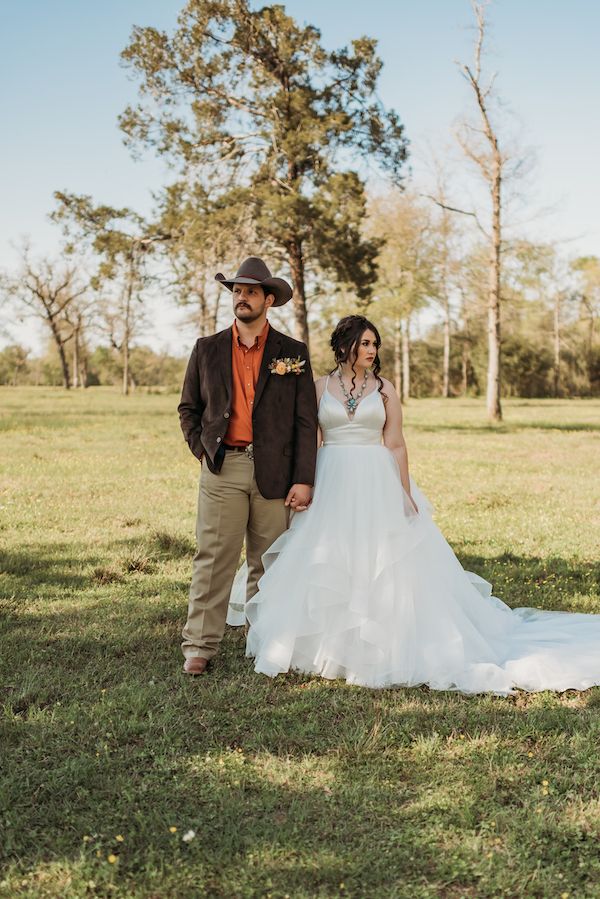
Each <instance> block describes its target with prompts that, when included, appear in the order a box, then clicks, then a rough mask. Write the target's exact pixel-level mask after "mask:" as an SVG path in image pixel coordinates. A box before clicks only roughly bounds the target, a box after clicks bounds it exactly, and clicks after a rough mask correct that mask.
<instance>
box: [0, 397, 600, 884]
mask: <svg viewBox="0 0 600 899" xmlns="http://www.w3.org/2000/svg"><path fill="white" fill-rule="evenodd" d="M176 404H177V398H176V397H174V396H159V395H154V396H152V395H145V394H138V395H135V396H133V397H130V398H128V399H126V398H122V397H120V396H118V395H116V394H114V393H112V392H110V391H108V390H102V389H96V390H90V391H88V392H86V393H74V392H71V393H69V394H67V393H65V392H62V391H59V390H56V391H53V390H46V389H17V390H12V389H9V388H6V389H2V390H1V391H0V408H1V410H2V416H1V418H0V466H1V485H0V489H1V493H0V569H1V573H0V597H2V601H1V608H0V685H1V693H0V701H1V703H2V717H1V724H0V830H1V839H0V855H1V857H2V858H1V863H2V872H1V873H0V897H4V896H6V897H13V896H14V897H21V896H31V897H38V896H39V897H42V896H48V897H91V896H118V897H147V899H150V897H152V899H162V897H169V899H170V897H186V899H189V897H203V896H207V897H255V896H265V897H267V896H271V897H277V899H282V897H284V896H286V895H287V896H289V897H294V899H296V897H330V896H345V897H368V899H371V897H407V899H408V897H410V899H413V897H415V899H418V897H461V896H466V897H488V896H489V897H492V896H514V897H516V896H519V897H560V896H561V895H566V894H568V895H569V896H570V897H593V896H600V886H598V883H599V882H600V860H599V857H598V839H599V837H600V796H599V792H598V783H599V782H600V762H599V760H598V746H599V744H600V717H599V712H600V689H598V688H596V689H593V690H589V691H587V692H585V693H576V692H569V693H565V694H562V695H554V694H550V693H546V694H540V695H533V696H528V695H526V694H518V695H516V696H514V697H511V698H508V699H501V698H496V697H486V696H483V697H476V698H468V697H464V696H461V695H455V694H452V693H434V692H429V691H428V690H426V689H411V690H383V691H371V690H366V689H361V688H356V687H349V686H346V685H345V684H343V683H337V682H334V683H329V682H321V681H319V680H316V679H310V678H304V677H301V676H298V675H289V676H286V677H284V678H280V679H278V680H276V681H275V682H271V681H269V680H268V679H266V678H263V677H260V676H258V675H255V674H254V673H253V672H252V665H251V662H250V661H248V660H246V659H245V658H244V654H243V638H242V636H241V634H240V633H239V631H230V632H229V633H228V635H227V637H226V640H225V642H224V645H223V651H222V653H221V655H220V656H219V657H218V659H217V660H216V663H215V665H214V668H213V671H212V673H211V674H210V676H207V677H204V678H200V679H196V680H190V679H186V678H185V677H184V676H183V675H182V674H181V672H180V669H181V661H182V660H181V657H180V652H179V632H180V629H181V626H182V624H183V621H184V617H185V611H186V602H187V587H188V578H189V573H190V556H191V553H192V537H193V528H194V517H195V502H196V489H197V477H198V471H197V466H196V463H195V461H194V459H193V458H192V457H191V455H190V454H189V452H188V450H187V447H186V446H185V445H184V443H183V440H182V438H181V436H180V432H179V428H178V423H177V417H176ZM505 412H506V423H505V424H504V425H502V426H500V427H496V428H490V427H488V426H487V425H486V424H485V416H484V409H483V405H482V403H481V402H479V401H450V402H442V401H436V400H427V401H419V402H416V401H415V402H413V403H411V404H410V405H409V406H408V408H407V409H406V413H405V418H406V432H407V438H408V443H409V451H410V456H411V466H412V470H413V473H414V475H415V477H416V479H417V481H418V482H419V484H420V485H421V487H422V488H423V489H424V490H425V492H426V493H427V494H428V495H429V497H430V499H431V500H432V501H433V503H434V505H435V507H436V509H437V520H438V522H439V523H440V525H441V527H442V529H443V530H444V532H445V534H446V536H447V537H448V539H449V540H450V542H451V544H452V545H453V547H454V548H455V550H456V552H457V553H458V555H459V557H460V558H461V560H462V561H463V563H464V564H465V565H466V566H467V567H469V568H471V569H473V570H475V571H477V572H478V573H479V574H481V575H483V576H484V577H486V578H488V579H489V580H491V581H493V583H494V586H495V592H496V593H497V595H499V596H501V597H502V598H503V599H505V600H506V601H507V602H509V603H510V604H511V605H513V606H519V605H535V606H541V607H546V608H562V609H570V610H578V611H590V612H600V598H599V582H600V571H599V567H598V561H597V549H598V546H597V535H598V525H599V524H600V479H599V478H598V459H600V402H597V401H562V402H556V401H552V402H551V401H547V402H534V401H520V400H516V401H512V402H507V403H506V409H505ZM546 781H547V784H546V783H545V782H546ZM171 827H176V828H177V831H176V832H175V833H172V832H171V831H170V828H171ZM189 829H193V830H194V831H195V833H196V836H195V838H194V839H193V840H192V841H191V842H184V841H183V839H182V837H183V835H184V834H185V833H186V831H187V830H189ZM117 836H122V837H123V840H122V841H121V840H117V839H116V838H117ZM111 855H114V856H115V857H116V861H115V862H114V863H111V862H110V861H109V860H108V857H109V856H111Z"/></svg>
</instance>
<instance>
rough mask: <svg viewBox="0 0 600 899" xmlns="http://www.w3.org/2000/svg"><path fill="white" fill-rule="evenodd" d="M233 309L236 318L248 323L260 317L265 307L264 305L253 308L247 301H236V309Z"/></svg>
mask: <svg viewBox="0 0 600 899" xmlns="http://www.w3.org/2000/svg"><path fill="white" fill-rule="evenodd" d="M233 311H234V314H235V317H236V318H239V320H240V321H241V322H245V323H246V324H247V323H248V322H254V321H256V319H257V318H260V317H261V315H262V314H263V312H264V311H265V307H264V306H262V307H261V308H260V309H252V308H251V307H250V306H247V305H246V304H245V303H236V306H235V309H234V310H233Z"/></svg>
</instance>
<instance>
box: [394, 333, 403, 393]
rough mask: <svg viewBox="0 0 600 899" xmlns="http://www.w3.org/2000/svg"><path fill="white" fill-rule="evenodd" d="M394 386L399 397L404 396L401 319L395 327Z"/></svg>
mask: <svg viewBox="0 0 600 899" xmlns="http://www.w3.org/2000/svg"><path fill="white" fill-rule="evenodd" d="M394 386H395V388H396V393H397V394H398V396H402V322H401V321H400V319H399V318H397V319H396V322H395V325H394Z"/></svg>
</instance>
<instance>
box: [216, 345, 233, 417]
mask: <svg viewBox="0 0 600 899" xmlns="http://www.w3.org/2000/svg"><path fill="white" fill-rule="evenodd" d="M232 339H233V338H232V334H231V328H226V329H225V330H224V331H221V333H220V334H219V335H218V337H217V361H218V365H219V369H220V372H221V376H222V378H223V383H224V384H225V390H226V392H227V404H228V405H231V398H232V396H233V373H232V362H231V341H232Z"/></svg>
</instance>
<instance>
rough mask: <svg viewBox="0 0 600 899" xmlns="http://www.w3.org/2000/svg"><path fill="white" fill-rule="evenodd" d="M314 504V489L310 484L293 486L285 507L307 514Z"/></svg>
mask: <svg viewBox="0 0 600 899" xmlns="http://www.w3.org/2000/svg"><path fill="white" fill-rule="evenodd" d="M311 502H312V487H310V486H309V485H308V484H292V486H291V487H290V490H289V493H288V495H287V496H286V498H285V505H286V506H289V507H290V508H291V509H293V511H294V512H305V511H306V509H308V507H309V506H310V504H311Z"/></svg>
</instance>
